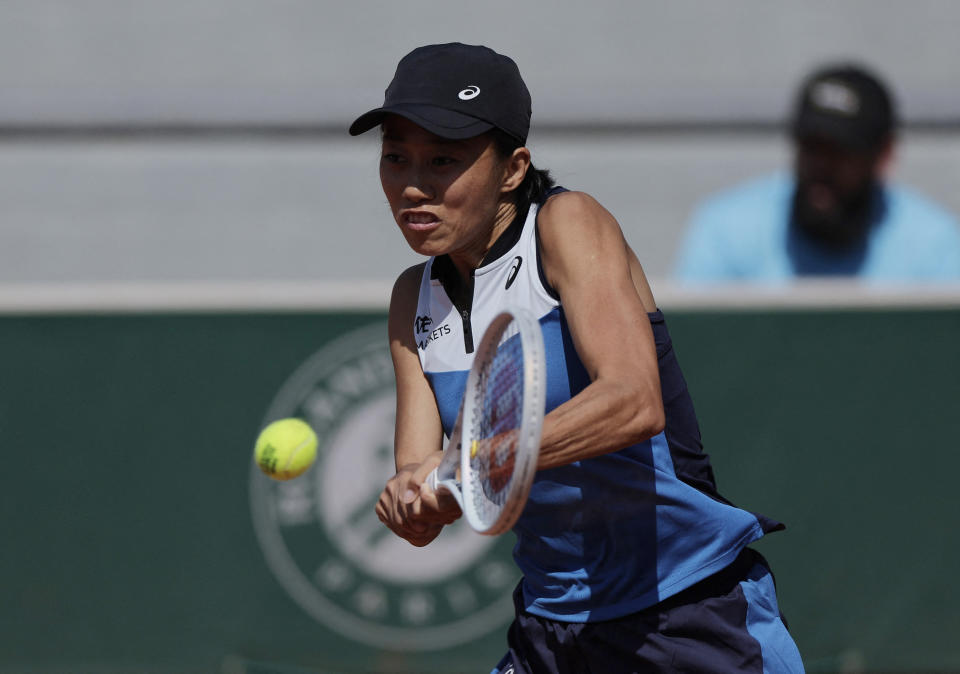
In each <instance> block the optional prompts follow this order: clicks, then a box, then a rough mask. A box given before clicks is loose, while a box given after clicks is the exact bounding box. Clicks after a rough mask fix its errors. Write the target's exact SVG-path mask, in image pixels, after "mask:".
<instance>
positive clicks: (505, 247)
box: [350, 44, 803, 674]
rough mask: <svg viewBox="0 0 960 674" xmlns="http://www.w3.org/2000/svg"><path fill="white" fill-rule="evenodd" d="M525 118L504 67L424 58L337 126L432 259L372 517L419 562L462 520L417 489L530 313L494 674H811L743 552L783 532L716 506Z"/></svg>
mask: <svg viewBox="0 0 960 674" xmlns="http://www.w3.org/2000/svg"><path fill="white" fill-rule="evenodd" d="M530 114H531V101H530V95H529V93H528V91H527V88H526V85H525V84H524V82H523V80H522V78H521V76H520V72H519V70H518V69H517V66H516V64H515V63H514V62H513V61H512V60H511V59H509V58H507V57H505V56H502V55H500V54H497V53H496V52H494V51H492V50H490V49H488V48H486V47H479V46H468V45H462V44H445V45H430V46H426V47H421V48H419V49H416V50H414V51H413V52H411V53H410V54H408V55H407V56H405V57H404V58H403V59H402V60H401V61H400V63H399V65H398V67H397V70H396V74H395V76H394V79H393V81H392V82H391V83H390V86H389V87H388V88H387V90H386V96H385V101H384V104H383V105H382V106H381V107H379V108H377V109H375V110H371V111H370V112H368V113H366V114H364V115H362V116H361V117H360V118H358V119H357V120H356V121H355V122H354V123H353V125H352V126H351V127H350V133H351V134H353V135H356V134H359V133H363V132H365V131H368V130H370V129H372V128H374V127H379V128H380V130H381V135H382V153H381V159H380V177H381V182H382V184H383V190H384V193H385V194H386V197H387V201H388V202H389V204H390V208H391V209H392V211H393V216H394V219H395V220H396V223H397V225H398V226H399V227H400V230H401V232H402V233H403V236H404V238H405V239H406V240H407V243H408V244H409V245H410V247H411V248H413V250H415V251H416V252H418V253H420V254H422V255H425V256H428V260H427V261H426V262H425V263H423V264H419V265H417V266H415V267H412V268H410V269H408V270H406V271H405V272H404V273H403V274H401V275H400V277H399V278H398V279H397V282H396V284H395V286H394V290H393V296H392V298H391V301H390V320H389V325H390V348H391V352H392V356H393V361H394V368H395V371H396V379H397V425H396V435H395V453H396V464H397V473H396V475H394V476H393V477H392V478H391V479H390V480H389V481H388V482H387V485H386V487H385V488H384V490H383V493H382V494H381V497H380V500H379V503H378V505H377V514H378V516H379V517H380V519H381V520H382V521H383V522H384V523H385V524H386V525H387V526H388V527H389V528H390V529H391V530H392V531H393V532H394V533H396V534H397V535H398V536H401V537H403V538H404V539H406V540H408V541H409V542H410V543H412V544H414V545H418V546H422V545H427V544H428V543H430V541H432V540H433V539H434V538H435V537H436V536H437V535H438V534H439V532H440V531H441V529H442V528H443V526H444V525H446V524H449V523H451V522H453V521H454V520H455V519H457V518H458V517H459V516H460V510H459V508H458V507H457V505H456V502H455V501H454V499H453V498H452V497H450V496H448V495H446V494H443V493H439V492H434V491H433V490H431V489H430V488H429V486H427V485H425V484H424V483H425V480H426V478H427V476H428V475H429V473H430V472H431V471H432V470H433V468H434V467H436V466H437V464H438V463H439V462H440V458H441V455H442V452H441V447H442V441H443V435H444V434H445V433H446V434H447V435H448V436H449V434H450V432H451V430H452V426H453V424H454V422H455V420H456V417H457V412H458V409H459V404H460V400H461V398H462V396H463V387H464V380H465V373H466V372H467V371H468V370H469V369H470V364H471V359H472V354H473V350H474V339H479V336H480V335H482V334H483V332H484V330H485V329H486V327H487V325H488V324H489V323H490V321H491V320H492V319H493V317H494V316H495V315H496V314H497V313H499V312H500V310H501V309H502V308H503V307H505V306H508V305H509V306H522V307H524V308H525V309H527V310H529V312H531V313H532V314H533V315H534V316H536V317H537V318H538V319H539V323H540V326H541V329H542V332H543V336H544V343H545V349H546V363H547V395H546V398H547V402H546V409H547V412H548V413H547V415H546V417H545V419H544V422H543V435H542V442H541V449H540V458H539V463H538V473H537V477H536V480H535V482H534V484H533V487H532V489H531V491H530V497H529V500H528V502H527V505H526V507H525V509H524V511H523V514H522V515H521V516H520V519H519V520H518V522H517V524H516V525H515V526H514V533H515V534H516V537H517V543H516V547H515V548H514V558H515V560H516V563H517V565H518V566H519V568H520V570H521V571H522V573H523V578H522V580H521V582H520V584H519V585H518V587H517V589H516V591H515V593H514V603H515V606H516V617H515V620H514V622H513V624H512V625H511V627H510V629H509V632H508V644H509V651H508V652H507V654H506V655H505V656H504V658H503V660H502V661H501V662H500V663H499V664H498V665H497V666H496V667H495V668H494V670H493V671H494V672H504V673H506V672H530V673H534V674H539V673H540V672H564V673H566V672H569V673H571V674H580V673H583V672H604V673H605V674H609V673H617V672H636V671H643V672H651V671H657V672H661V671H662V672H675V671H690V672H758V673H759V672H800V671H803V665H802V662H801V660H800V655H799V652H798V651H797V648H796V646H795V645H794V643H793V640H792V639H791V637H790V635H789V634H788V632H787V629H786V627H785V625H784V623H783V621H782V619H781V616H780V613H779V609H778V607H777V599H776V593H775V590H774V584H773V578H772V575H771V573H770V571H769V568H768V567H767V565H766V562H765V561H764V560H763V558H762V557H761V556H760V555H759V554H758V553H756V552H754V551H753V550H751V549H750V548H748V547H747V546H748V545H749V544H750V543H752V542H754V541H756V540H757V539H759V538H760V537H762V536H763V535H764V534H765V533H769V532H771V531H774V530H777V529H779V528H782V525H780V524H778V523H777V522H774V521H772V520H770V519H767V518H765V517H763V516H761V515H757V514H754V513H751V512H748V511H745V510H741V509H739V508H737V507H735V506H733V505H732V504H730V503H729V502H728V501H726V500H725V499H723V498H722V497H721V496H720V495H719V494H718V493H717V491H716V485H715V482H714V479H713V473H712V470H711V468H710V463H709V459H708V457H707V455H706V454H704V453H703V451H702V446H701V443H700V433H699V429H698V426H697V421H696V417H695V414H694V411H693V405H692V402H691V400H690V396H689V394H688V392H687V389H686V384H685V382H684V380H683V376H682V374H681V372H680V369H679V365H678V363H677V360H676V357H675V355H674V353H673V350H672V346H671V342H670V336H669V334H668V332H667V328H666V325H665V323H664V318H663V315H662V313H661V312H659V311H658V310H657V305H656V302H655V300H654V298H653V294H652V293H651V291H650V287H649V285H648V284H647V281H646V278H645V277H644V273H643V270H642V268H641V266H640V264H639V262H638V261H637V258H636V256H635V255H634V253H633V252H632V251H631V249H630V248H629V246H628V245H627V244H626V242H625V240H624V237H623V234H622V232H621V230H620V226H619V225H618V223H617V222H616V220H615V219H614V218H613V216H612V215H611V214H610V213H608V212H607V211H606V210H605V209H604V208H603V207H602V206H601V205H600V204H599V203H597V202H596V201H595V200H594V199H592V198H591V197H589V196H588V195H586V194H583V193H579V192H571V191H566V190H564V189H562V188H558V187H555V186H554V185H553V181H552V180H551V178H550V176H549V174H548V173H547V172H545V171H542V170H537V169H536V168H534V166H533V165H532V164H531V156H530V151H529V150H528V149H527V148H526V147H525V143H526V140H527V133H528V131H529V126H530ZM511 668H512V669H511Z"/></svg>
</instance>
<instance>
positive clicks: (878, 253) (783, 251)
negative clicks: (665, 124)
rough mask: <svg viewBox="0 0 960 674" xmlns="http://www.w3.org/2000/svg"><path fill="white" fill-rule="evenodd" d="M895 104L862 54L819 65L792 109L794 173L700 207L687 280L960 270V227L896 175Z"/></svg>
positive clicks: (951, 276)
mask: <svg viewBox="0 0 960 674" xmlns="http://www.w3.org/2000/svg"><path fill="white" fill-rule="evenodd" d="M895 128H896V111H895V106H894V102H893V100H892V98H891V95H890V93H889V92H888V90H887V88H886V87H885V86H884V85H883V83H882V82H881V81H880V80H878V79H877V78H876V77H875V76H874V75H872V74H870V73H869V72H867V71H866V70H864V69H863V68H861V67H858V66H854V65H838V66H831V67H827V68H824V69H822V70H819V71H817V72H815V73H813V74H812V75H811V76H810V77H809V78H808V79H807V80H806V82H805V83H804V84H803V86H802V87H801V89H800V92H799V96H798V100H797V103H796V108H795V110H794V113H793V117H792V120H791V133H792V137H793V141H794V147H795V156H794V168H793V174H792V175H786V174H779V175H773V176H768V177H764V178H760V179H755V180H752V181H750V182H748V183H746V184H744V185H741V186H739V187H735V188H733V189H731V190H729V191H726V192H723V193H720V194H719V195H716V196H714V197H712V198H710V199H709V200H707V201H706V202H705V203H704V204H703V205H702V206H701V207H700V208H698V209H697V211H696V213H695V214H694V216H693V218H692V221H691V223H690V225H689V230H688V232H687V235H686V240H685V241H684V243H683V245H682V248H681V251H680V256H679V259H678V263H677V268H676V275H677V277H678V278H679V279H680V280H682V281H690V282H713V281H763V282H776V281H787V280H790V279H793V278H796V277H801V276H807V277H809V276H832V277H837V276H850V277H857V278H862V279H866V280H871V281H873V280H876V281H940V280H960V227H958V225H957V222H956V221H955V219H954V218H953V217H952V216H951V215H950V214H948V213H947V212H946V211H944V210H943V209H942V208H940V207H939V206H937V205H935V204H933V203H931V202H930V201H928V200H927V199H925V198H923V197H922V196H920V195H918V194H916V193H915V192H913V191H910V190H908V189H905V188H903V187H901V186H898V185H893V184H890V183H889V182H887V181H886V177H887V175H888V172H889V169H890V166H891V163H892V157H893V147H894V141H895Z"/></svg>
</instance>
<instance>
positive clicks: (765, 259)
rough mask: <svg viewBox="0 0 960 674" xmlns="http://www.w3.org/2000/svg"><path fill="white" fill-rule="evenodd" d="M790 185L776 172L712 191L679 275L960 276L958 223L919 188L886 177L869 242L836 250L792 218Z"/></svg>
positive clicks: (710, 278)
mask: <svg viewBox="0 0 960 674" xmlns="http://www.w3.org/2000/svg"><path fill="white" fill-rule="evenodd" d="M793 191H794V182H793V179H792V178H791V177H790V176H787V175H783V174H778V175H774V176H769V177H765V178H761V179H758V180H753V181H750V182H748V183H746V184H744V185H742V186H739V187H736V188H733V189H731V190H728V191H726V192H722V193H720V194H718V195H716V196H714V197H712V198H710V199H708V200H707V201H706V202H705V203H704V204H703V205H702V206H701V207H700V208H699V209H698V210H697V211H696V212H695V214H694V216H693V219H692V221H691V223H690V227H689V229H688V231H687V234H686V239H685V241H684V242H683V245H682V247H681V250H680V256H679V259H678V262H677V267H676V276H677V278H678V279H679V280H681V281H685V282H704V283H705V282H714V281H763V282H786V281H790V280H791V279H795V278H796V277H799V276H850V277H857V278H861V279H864V280H867V281H879V282H883V281H893V282H899V281H948V280H949V281H956V280H960V227H958V225H957V222H956V220H955V219H954V218H953V217H952V216H951V215H950V214H949V213H947V212H946V211H945V210H943V209H942V208H940V207H939V206H937V205H936V204H934V203H932V202H930V201H929V200H927V199H925V198H924V197H922V196H920V195H918V194H916V193H915V192H913V191H911V190H909V189H906V188H903V187H900V186H891V185H888V186H887V187H886V188H885V189H884V192H883V197H882V198H883V204H882V207H881V208H878V209H877V212H878V214H879V217H878V218H877V220H876V221H875V222H874V223H873V224H872V226H871V229H870V232H869V235H868V237H867V240H866V241H865V242H864V244H863V245H862V246H859V247H857V248H854V249H850V250H847V251H843V252H837V251H834V250H832V249H830V248H827V247H825V246H823V245H822V244H820V243H818V242H816V241H814V240H812V239H810V238H809V237H807V236H806V235H804V234H803V233H802V232H799V231H796V228H794V227H791V226H790V204H791V200H792V198H793Z"/></svg>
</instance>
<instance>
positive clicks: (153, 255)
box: [0, 0, 960, 282]
mask: <svg viewBox="0 0 960 674" xmlns="http://www.w3.org/2000/svg"><path fill="white" fill-rule="evenodd" d="M957 25H960V3H953V2H946V1H934V0H926V1H915V2H909V3H908V2H890V1H880V0H874V1H870V0H855V1H849V2H843V3H835V2H805V3H803V4H799V3H791V4H786V3H771V2H767V1H765V0H764V1H761V0H756V1H753V0H750V1H747V0H742V1H728V2H712V3H707V2H693V1H691V0H688V1H678V2H671V3H665V2H652V1H649V0H644V1H642V2H636V1H635V2H627V1H624V2H616V1H614V0H601V1H598V2H594V3H590V4H589V6H588V4H587V3H573V2H564V3H547V2H532V3H529V2H528V3H523V2H506V1H501V0H494V1H492V2H485V3H457V2H426V1H425V0H410V1H408V2H386V1H375V2H359V1H358V2H353V3H341V2H325V1H324V2H303V1H301V2H294V1H275V2H266V1H263V2H252V1H251V0H193V1H186V0H168V1H167V2H152V1H151V2H147V1H145V0H141V1H121V0H89V1H87V2H81V3H78V2H67V1H52V0H48V1H45V0H29V1H27V0H24V1H23V2H5V3H2V4H0V204H2V210H0V214H2V216H0V282H9V281H43V280H62V281H72V280H158V279H268V278H282V279H294V278H310V279H328V278H329V279H344V278H378V279H379V278H389V277H392V276H393V275H395V273H396V272H397V271H398V270H399V269H400V268H402V267H403V266H404V265H406V264H408V263H410V262H413V261H414V260H415V259H416V258H415V257H414V256H413V255H412V254H411V253H408V252H407V251H406V250H405V247H404V244H403V242H402V239H401V238H400V236H399V235H398V234H396V233H395V232H392V225H391V221H390V218H389V215H388V213H387V210H386V206H385V205H384V202H383V198H382V196H381V195H380V193H379V188H378V185H377V181H376V152H377V150H376V146H375V141H374V139H372V138H362V139H351V138H349V137H348V136H347V135H346V132H345V127H346V125H347V124H348V123H349V121H350V120H351V119H352V118H353V117H354V116H356V115H357V114H359V113H360V112H363V111H365V110H366V109H368V108H370V107H374V106H376V105H378V104H379V103H380V102H381V100H382V91H383V88H384V87H385V86H386V84H387V82H388V81H389V78H390V77H391V75H392V72H393V68H394V67H395V63H396V61H397V59H398V58H399V57H400V56H402V55H403V54H404V53H406V52H407V51H408V50H409V49H411V48H412V47H414V46H417V45H419V44H424V43H427V42H437V41H448V40H461V41H465V42H479V43H486V44H489V45H491V46H493V47H495V48H497V49H498V50H500V51H503V52H506V53H509V54H511V55H512V56H514V58H515V59H516V60H517V62H518V63H519V64H520V67H521V69H522V71H523V72H524V75H525V78H526V80H527V83H528V85H529V87H530V89H531V91H532V93H533V97H534V126H533V132H532V134H531V146H532V148H533V150H534V153H535V159H536V161H537V163H538V164H542V165H543V166H546V167H549V168H551V169H552V170H553V171H554V172H555V174H556V175H557V176H558V177H559V178H560V180H561V182H562V183H563V184H565V185H567V186H569V187H573V188H578V189H586V190H588V191H591V192H592V193H594V194H595V195H596V196H598V197H599V198H600V199H601V200H602V201H603V202H604V203H605V204H606V205H607V206H608V207H609V208H610V210H611V211H613V212H614V214H615V215H617V216H618V218H619V219H620V220H621V222H622V224H623V226H624V228H625V230H626V231H627V235H628V238H629V239H630V241H631V242H632V243H633V244H634V246H635V247H637V249H638V250H639V251H641V257H642V258H643V260H644V261H645V264H646V266H647V268H648V270H649V272H650V273H651V274H652V275H655V276H662V275H666V274H667V273H668V272H669V268H670V264H671V261H672V257H673V255H674V251H675V247H676V243H677V240H678V237H679V236H680V233H681V231H682V227H683V221H684V219H685V217H686V214H687V213H688V212H689V210H690V209H691V208H692V206H693V204H694V202H695V201H696V200H697V199H699V198H700V197H702V196H703V195H705V194H706V193H708V192H710V191H713V190H715V189H718V188H721V187H723V186H726V185H729V184H730V183H732V182H734V181H735V180H738V179H740V178H742V177H746V176H748V175H751V174H752V173H754V172H757V171H766V170H771V169H773V168H776V167H780V166H784V165H785V164H786V162H787V161H788V152H787V147H786V145H785V144H784V142H783V140H782V138H781V137H780V135H779V134H778V133H776V132H774V131H772V130H770V127H769V125H770V124H774V123H776V122H778V121H779V120H781V119H782V117H783V115H784V114H785V112H786V110H787V106H788V103H789V100H790V98H791V97H792V94H793V89H794V87H795V85H796V83H797V80H798V79H799V78H800V77H801V75H802V74H803V73H804V72H805V71H806V70H807V69H808V68H809V67H811V66H812V65H814V64H816V63H819V62H821V61H822V60H823V59H825V58H829V57H833V56H838V55H844V56H854V57H858V58H861V59H863V60H866V61H868V62H869V63H871V64H873V65H875V67H876V68H877V69H878V70H880V71H881V72H883V73H885V74H886V75H887V76H888V77H889V79H890V80H891V82H893V83H894V84H895V89H896V90H897V91H898V93H899V95H900V97H901V98H902V100H903V108H904V112H905V116H906V117H907V119H908V121H909V122H910V123H912V124H916V123H924V122H930V121H939V122H941V123H948V124H947V125H946V130H941V131H940V132H933V131H923V132H917V131H912V132H910V133H908V134H907V135H906V138H905V141H904V143H903V145H902V153H901V154H902V157H901V161H900V163H899V164H898V177H900V178H902V179H904V180H905V181H907V182H911V183H913V184H915V185H916V186H917V187H919V188H920V189H921V190H923V191H926V192H927V193H929V194H931V195H932V196H934V197H935V198H937V199H939V200H941V201H942V202H944V203H945V204H946V205H947V206H948V207H950V208H951V209H952V210H954V211H956V212H960V196H958V191H957V190H956V185H957V184H960V181H958V179H960V151H958V150H960V124H958V123H960V86H958V84H960V66H958V63H960V59H958V58H957V57H958V54H960V52H958V49H957V47H956V37H955V28H956V26H957ZM727 122H736V123H740V124H741V125H744V127H743V128H744V129H745V130H743V131H741V132H738V133H724V132H722V131H718V130H716V129H717V127H716V124H717V123H727ZM749 122H758V123H762V124H764V125H766V127H765V128H766V130H762V131H756V132H750V131H749V124H748V123H749ZM677 123H682V124H685V125H688V126H686V127H684V128H685V129H686V130H680V129H678V128H677V127H672V128H673V130H663V131H659V132H658V131H656V129H655V127H656V126H657V125H664V124H666V125H668V128H669V125H671V124H677ZM951 123H952V125H951ZM151 125H166V126H168V127H170V126H172V127H177V128H179V129H180V130H181V131H180V132H178V133H173V134H150V133H141V131H140V130H142V129H144V128H146V127H149V126H151ZM237 125H239V126H241V127H245V128H247V130H248V131H249V130H253V133H250V134H247V135H244V133H235V132H236V126H237ZM90 127H98V128H99V132H95V133H90V131H91V129H90ZM118 127H122V128H124V129H126V132H127V134H128V135H126V136H124V137H117V136H116V135H111V133H110V129H114V128H118ZM221 127H231V128H233V129H234V132H232V133H228V134H225V135H224V134H220V135H217V134H214V135H213V136H208V135H205V134H204V133H193V132H189V130H190V129H196V128H199V129H200V130H201V131H203V130H206V131H212V132H216V130H217V129H218V128H221ZM260 127H267V128H269V129H271V130H272V132H268V133H257V132H256V129H257V128H260ZM289 127H310V128H311V129H314V130H315V131H316V133H310V134H306V135H295V134H294V135H290V136H286V137H285V136H283V134H282V133H276V132H277V131H283V129H285V128H289ZM701 127H702V128H701ZM63 128H70V129H73V131H72V134H71V135H70V136H69V137H64V136H63V135H58V133H57V130H58V129H60V130H62V129H63ZM711 129H713V131H711ZM384 232H390V233H389V234H388V235H386V236H384Z"/></svg>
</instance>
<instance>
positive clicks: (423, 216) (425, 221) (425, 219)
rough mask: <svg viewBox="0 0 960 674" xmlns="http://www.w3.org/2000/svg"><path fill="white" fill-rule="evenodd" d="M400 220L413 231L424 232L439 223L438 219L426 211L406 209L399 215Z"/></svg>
mask: <svg viewBox="0 0 960 674" xmlns="http://www.w3.org/2000/svg"><path fill="white" fill-rule="evenodd" d="M401 222H403V224H404V226H405V227H407V228H408V229H412V230H413V231H415V232H426V231H429V230H431V229H434V228H435V227H437V226H438V225H439V224H440V219H439V218H437V216H436V215H434V214H433V213H429V212H426V211H407V212H405V213H403V214H402V215H401Z"/></svg>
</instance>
